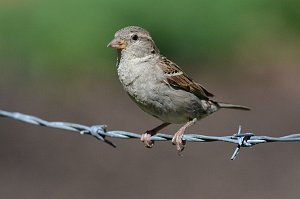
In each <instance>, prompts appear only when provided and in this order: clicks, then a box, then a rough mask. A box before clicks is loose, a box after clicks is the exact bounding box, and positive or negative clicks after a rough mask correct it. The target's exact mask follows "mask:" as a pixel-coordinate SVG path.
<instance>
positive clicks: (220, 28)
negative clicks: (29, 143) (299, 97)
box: [0, 0, 300, 73]
mask: <svg viewBox="0 0 300 199" xmlns="http://www.w3.org/2000/svg"><path fill="white" fill-rule="evenodd" d="M128 25H139V26H142V27H144V28H146V29H148V30H149V31H150V32H151V33H152V36H153V37H154V39H155V40H156V43H157V45H158V47H159V48H160V49H161V51H162V52H163V54H166V55H167V56H169V57H171V58H173V59H175V60H176V61H177V62H183V63H187V64H193V63H199V62H200V63H206V64H208V65H215V66H217V65H218V66H221V65H222V64H220V63H224V62H225V63H227V64H228V63H235V62H236V61H240V60H241V59H244V60H246V61H247V60H251V59H253V57H256V58H259V59H262V60H265V59H266V60H268V59H269V60H272V59H273V58H274V57H276V56H277V55H278V54H276V52H278V51H279V52H281V50H280V49H278V48H282V49H284V50H286V52H288V53H287V54H289V55H290V54H293V53H295V54H297V52H299V50H300V47H299V43H300V42H299V40H300V36H299V35H300V3H299V1H292V0H276V1H274V0H217V1H209V0H190V1H166V0H152V1H138V0H126V1H116V0H110V1H104V0H51V1H48V0H14V1H9V0H5V1H1V2H0V27H1V30H0V59H1V60H0V64H1V68H2V67H12V66H15V67H22V68H23V70H27V71H31V72H30V73H32V72H33V73H40V72H42V71H43V72H45V71H46V72H49V71H51V70H55V71H59V70H62V71H65V70H70V69H72V70H76V69H78V70H80V68H93V67H101V70H102V71H103V72H109V71H111V70H114V67H112V65H113V64H114V62H115V54H114V53H115V52H114V51H113V50H111V49H107V48H106V45H107V43H108V42H109V41H110V39H112V37H113V34H114V32H115V31H116V30H118V29H119V28H122V27H124V26H128ZM283 54H284V53H283ZM251 57H252V58H251ZM292 58H293V56H291V59H292ZM24 67H25V68H26V69H24Z"/></svg>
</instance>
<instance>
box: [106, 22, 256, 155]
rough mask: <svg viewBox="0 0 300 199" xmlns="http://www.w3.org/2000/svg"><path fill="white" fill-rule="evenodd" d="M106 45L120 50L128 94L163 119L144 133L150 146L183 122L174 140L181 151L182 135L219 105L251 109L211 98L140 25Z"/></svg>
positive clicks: (119, 62)
mask: <svg viewBox="0 0 300 199" xmlns="http://www.w3.org/2000/svg"><path fill="white" fill-rule="evenodd" d="M107 47H111V48H115V49H116V50H117V53H118V59H117V67H118V69H117V70H118V75H119V79H120V81H121V83H122V85H123V87H124V89H125V91H126V92H127V94H128V95H129V97H130V98H131V99H132V100H133V101H134V102H135V103H136V104H137V105H138V106H139V107H140V108H141V109H142V110H143V111H145V112H147V113H149V114H150V115H152V116H154V117H156V118H158V119H160V120H161V121H163V122H164V123H163V124H161V125H159V126H158V127H156V128H154V129H152V130H148V131H146V132H145V133H144V134H143V135H142V137H141V141H142V142H144V143H145V145H146V147H148V148H151V147H152V146H153V144H154V143H153V141H151V136H153V135H155V134H156V133H157V132H158V131H159V130H161V129H163V128H164V127H166V126H168V125H169V124H171V123H175V124H184V125H183V126H182V127H181V128H180V129H179V130H178V131H177V132H176V133H175V134H174V137H173V139H172V143H173V144H174V145H176V147H177V151H178V152H181V151H182V150H183V149H184V146H185V142H184V141H183V140H182V137H183V134H184V132H185V130H186V129H187V128H188V127H189V126H191V125H193V124H194V123H195V122H196V121H197V120H200V119H202V118H204V117H206V116H208V115H210V114H212V113H214V112H216V111H218V110H219V109H220V108H231V109H239V110H250V109H249V108H248V107H245V106H240V105H233V104H227V103H221V102H216V101H213V100H211V99H210V97H213V94H212V93H210V92H209V91H208V90H207V89H206V88H204V87H203V86H202V85H200V84H199V83H197V82H195V81H194V80H193V79H191V78H190V77H189V76H188V75H187V74H185V73H184V72H183V71H182V69H181V68H179V66H177V65H176V64H175V63H174V62H172V61H170V60H169V59H168V58H166V57H164V56H163V55H161V54H160V52H159V49H158V48H157V47H156V45H155V43H154V41H153V39H152V37H151V36H150V34H149V32H148V31H146V30H145V29H143V28H141V27H138V26H129V27H125V28H123V29H121V30H119V31H117V32H116V33H115V35H114V39H113V40H112V41H111V42H110V43H109V44H108V45H107Z"/></svg>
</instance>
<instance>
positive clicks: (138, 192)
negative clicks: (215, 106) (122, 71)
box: [0, 0, 300, 199]
mask: <svg viewBox="0 0 300 199" xmlns="http://www.w3.org/2000/svg"><path fill="white" fill-rule="evenodd" d="M128 25H139V26H141V27H144V28H145V29H147V30H148V31H149V32H150V33H151V34H152V37H153V38H154V40H155V41H156V44H157V46H158V47H159V48H160V50H161V52H162V54H164V55H165V56H167V57H168V58H170V59H171V60H172V61H174V62H176V63H177V64H178V65H179V66H180V67H181V68H183V69H184V70H185V72H186V73H187V74H190V75H191V76H192V77H193V78H194V79H195V80H196V81H197V82H199V83H201V84H203V85H204V86H205V87H206V88H207V89H208V90H209V91H210V92H212V93H214V94H215V96H216V97H215V98H214V100H218V101H224V102H231V103H236V104H242V105H246V106H249V107H251V108H252V110H251V111H249V112H242V111H234V110H221V111H219V112H218V113H215V114H213V115H212V116H209V117H207V118H205V119H203V121H199V122H197V124H196V125H194V126H192V127H191V128H189V129H188V130H187V133H197V134H204V135H216V136H225V135H226V136H228V135H232V134H234V133H236V131H237V128H238V126H239V125H242V127H243V129H244V130H245V131H246V132H248V131H251V132H253V133H255V134H257V135H270V136H275V137H276V136H283V135H288V134H293V133H299V130H300V123H299V118H300V89H299V85H300V53H299V52H300V1H297V0H294V1H293V0H216V1H209V0H190V1H166V0H159V1H158V0H151V1H137V0H126V1H116V0H107V1H101V0H0V109H4V110H7V111H16V112H22V113H26V114H31V115H35V116H38V117H42V118H44V119H46V120H49V121H70V122H75V123H81V124H86V125H94V124H106V125H108V129H109V130H124V131H130V132H137V133H143V132H145V131H146V130H149V129H151V128H153V127H155V126H157V125H158V124H160V121H158V120H157V119H156V118H153V117H152V116H149V115H148V114H146V113H144V112H143V111H141V110H140V109H139V108H138V107H137V106H136V105H135V104H134V103H133V102H132V101H131V100H130V99H129V97H128V96H127V95H126V94H125V92H124V91H123V89H122V86H121V84H120V83H119V81H118V77H117V73H116V67H115V63H116V52H115V50H113V49H109V48H107V47H106V45H107V44H108V42H109V41H110V40H111V39H112V38H113V35H114V33H115V32H116V31H117V30H119V29H120V28H123V27H125V26H128ZM179 128H180V125H170V127H167V128H166V129H164V130H163V131H162V133H170V134H171V133H174V132H176V131H177V130H178V129H179ZM111 140H112V141H113V142H114V143H116V145H117V146H118V148H117V149H114V148H111V147H109V146H107V145H106V144H103V143H102V142H99V141H98V140H96V139H94V138H91V137H90V136H82V135H77V134H75V133H74V134H72V133H68V132H66V131H62V130H57V129H50V128H45V127H38V126H34V125H29V124H24V123H20V122H16V121H14V120H10V119H5V118H0V198H5V199H12V198H43V199H52V198H67V199H69V198H72V199H82V198H88V199H90V198H95V199H99V198H110V199H114V198H124V199H127V198H130V199H135V198H137V199H140V198H143V199H153V198H165V199H177V198H180V199H181V198H206V199H215V198H222V199H226V198H230V199H239V198H241V196H242V197H243V199H253V198H272V199H282V198H291V199H293V198H299V195H300V189H299V182H300V173H299V167H300V159H299V143H284V144H275V143H272V144H261V145H257V146H255V147H253V148H242V149H241V152H240V154H239V155H238V158H237V159H236V160H235V161H230V160H229V158H230V156H231V155H232V152H233V150H234V149H235V146H234V145H231V144H228V143H207V144H204V143H188V144H187V147H186V149H185V150H184V152H183V155H184V156H183V157H178V156H177V154H176V150H175V147H174V146H172V145H171V143H168V142H163V143H162V142H157V143H156V144H155V146H154V148H153V149H151V150H149V149H146V148H145V147H144V146H143V144H142V143H140V141H139V140H134V139H131V140H122V139H111Z"/></svg>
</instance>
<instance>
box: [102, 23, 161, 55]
mask: <svg viewBox="0 0 300 199" xmlns="http://www.w3.org/2000/svg"><path fill="white" fill-rule="evenodd" d="M107 47H111V48H115V49H117V50H118V51H121V53H123V52H126V53H130V54H131V55H132V56H134V57H144V56H147V55H151V54H157V53H159V50H158V48H157V47H156V46H155V43H154V41H153V39H152V38H151V36H150V34H149V32H148V31H147V30H145V29H143V28H141V27H138V26H128V27H125V28H123V29H121V30H118V31H117V32H116V33H115V36H114V38H113V40H112V41H111V42H110V43H109V44H108V45H107Z"/></svg>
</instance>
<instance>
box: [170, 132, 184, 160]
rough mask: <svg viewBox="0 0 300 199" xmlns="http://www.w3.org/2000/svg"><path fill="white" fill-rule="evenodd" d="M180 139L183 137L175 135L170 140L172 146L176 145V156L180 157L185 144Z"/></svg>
mask: <svg viewBox="0 0 300 199" xmlns="http://www.w3.org/2000/svg"><path fill="white" fill-rule="evenodd" d="M182 137H183V135H178V134H177V133H176V134H175V135H174V137H173V139H172V144H173V145H176V149H177V152H178V155H181V152H182V151H183V150H184V148H185V144H186V141H185V140H182Z"/></svg>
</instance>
